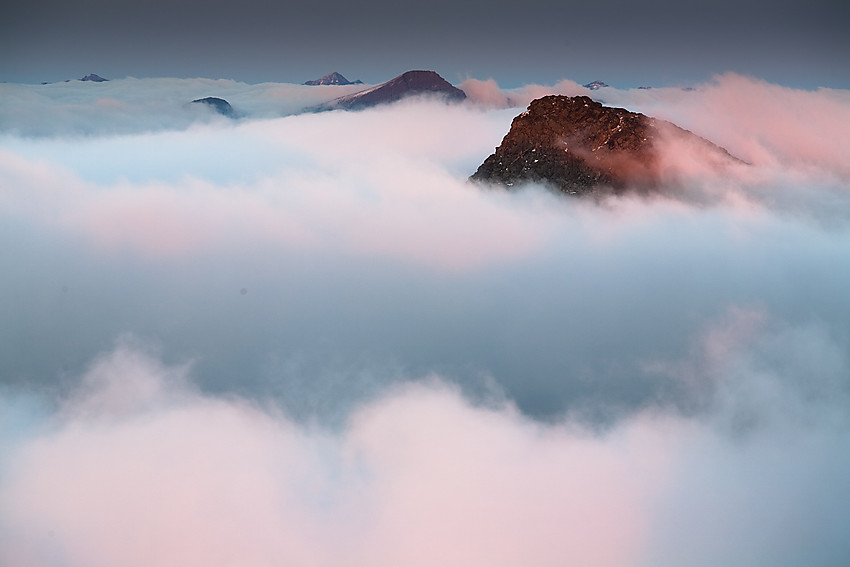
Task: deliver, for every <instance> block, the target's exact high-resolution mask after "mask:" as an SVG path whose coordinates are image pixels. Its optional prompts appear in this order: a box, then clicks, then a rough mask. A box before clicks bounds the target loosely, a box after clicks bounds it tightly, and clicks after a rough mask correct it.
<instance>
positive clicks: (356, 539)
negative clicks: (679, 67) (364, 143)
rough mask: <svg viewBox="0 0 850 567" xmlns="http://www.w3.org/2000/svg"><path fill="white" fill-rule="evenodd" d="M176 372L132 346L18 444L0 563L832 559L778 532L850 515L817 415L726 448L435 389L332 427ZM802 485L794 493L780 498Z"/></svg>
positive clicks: (418, 387) (829, 430)
mask: <svg viewBox="0 0 850 567" xmlns="http://www.w3.org/2000/svg"><path fill="white" fill-rule="evenodd" d="M733 318H734V319H735V321H733V323H732V325H733V327H738V326H739V319H740V318H737V317H733ZM730 332H731V333H732V334H735V333H736V332H737V331H730ZM718 333H721V334H722V333H725V331H722V330H721V329H720V328H718V329H716V330H714V331H711V332H710V333H709V336H708V339H707V343H706V348H708V350H709V351H712V350H713V349H714V347H713V346H712V345H713V344H714V343H715V342H716V340H715V339H714V338H712V337H716V336H717V335H718ZM748 333H750V332H749V331H748ZM798 338H799V337H798ZM812 340H814V341H817V340H818V339H816V338H814V339H812ZM812 344H814V343H812ZM186 372H187V367H185V366H183V367H168V366H165V365H163V364H162V363H161V362H159V361H158V360H157V359H156V358H154V357H152V356H151V355H150V354H149V353H148V352H147V351H145V350H144V349H142V348H140V347H139V346H138V345H134V344H133V343H128V342H126V341H125V342H124V343H122V344H120V345H119V346H118V347H117V348H116V349H115V350H114V351H113V352H112V353H110V354H108V355H105V356H103V357H100V358H99V359H98V360H97V361H95V362H94V363H93V365H92V366H91V368H90V370H89V371H88V373H87V374H86V376H84V377H83V379H82V385H81V388H80V389H79V390H77V391H76V393H74V394H73V395H72V396H71V397H70V398H69V400H68V401H67V402H66V403H65V405H64V406H63V407H62V408H61V410H60V412H59V413H57V414H56V415H55V417H54V418H52V421H50V422H48V423H45V424H44V425H43V427H42V428H41V429H39V430H37V431H36V432H34V433H30V434H28V435H24V436H23V437H21V438H20V439H19V440H18V441H17V443H16V444H15V446H14V447H15V448H14V449H13V453H12V454H11V455H10V457H11V458H9V459H8V460H7V461H6V463H7V465H6V469H5V471H4V474H3V475H2V476H1V477H0V504H2V505H0V525H2V526H3V530H2V532H0V561H2V562H3V564H4V565H15V566H17V565H21V566H23V565H28V566H35V567H40V566H52V565H56V564H62V565H69V566H71V567H76V566H80V567H82V566H86V567H101V566H103V567H106V566H111V565H115V564H116V563H121V564H125V565H129V566H135V565H139V566H143V565H151V564H156V565H161V566H163V567H169V566H172V565H174V566H178V565H185V564H187V563H191V564H205V565H212V566H217V565H221V566H224V565H232V564H233V563H234V562H237V563H239V564H240V565H244V566H245V567H255V566H266V565H279V564H291V563H297V564H299V565H304V566H308V567H309V566H328V567H329V566H332V565H339V564H340V563H345V564H347V565H353V566H360V565H364V566H365V565H370V566H377V567H382V566H387V567H389V566H392V565H398V564H400V563H403V564H406V565H414V566H417V565H422V566H424V565H434V564H453V565H457V564H463V565H468V566H470V567H475V566H479V565H480V566H492V565H496V566H516V565H525V564H529V563H533V564H535V565H541V566H553V567H555V566H560V565H563V564H564V563H565V562H566V563H568V564H580V565H591V566H629V565H634V566H640V565H659V564H661V565H672V564H676V563H679V562H686V563H691V562H695V564H710V562H708V563H705V562H704V561H703V559H702V556H701V555H700V554H707V555H706V556H707V557H710V558H712V559H714V560H718V559H721V560H723V561H727V562H734V563H736V564H743V565H760V564H763V562H764V560H765V559H768V560H770V561H768V562H771V564H773V561H772V560H773V559H779V560H781V559H782V555H783V554H789V552H790V555H788V556H789V557H791V558H792V559H795V560H798V559H800V558H801V557H805V556H806V554H808V553H811V549H812V546H813V545H815V544H823V545H825V546H826V548H825V549H824V557H826V558H827V559H828V560H827V561H825V562H824V564H825V565H838V564H840V562H836V560H840V547H836V545H837V544H838V542H839V541H840V540H836V539H834V538H833V537H832V536H829V535H826V536H824V537H820V538H819V537H816V536H815V535H814V534H811V533H808V532H806V533H805V534H804V535H803V539H802V540H800V541H797V542H791V543H789V542H782V541H776V539H775V538H776V537H777V536H778V535H779V534H780V533H782V530H783V529H784V528H783V526H784V523H785V522H787V521H793V519H794V518H795V515H796V514H802V515H804V516H805V517H806V518H808V521H814V522H821V521H827V520H828V518H830V515H832V514H837V516H834V517H833V519H834V520H835V521H843V520H846V509H845V510H844V512H841V510H842V508H841V507H840V506H839V507H836V505H835V504H828V502H830V500H829V498H831V496H830V494H831V493H830V490H829V489H828V487H824V486H820V485H819V484H818V483H817V482H815V475H813V474H812V470H814V469H811V468H809V467H810V466H814V467H817V470H819V471H820V472H819V473H818V474H819V475H821V476H822V475H826V477H828V478H831V479H837V478H840V475H841V474H842V471H843V472H847V470H848V468H849V467H850V462H848V460H847V459H846V456H842V455H846V452H843V451H845V450H846V449H847V448H848V446H849V445H850V438H848V436H847V434H846V429H845V430H842V429H835V428H833V427H832V426H831V425H830V424H829V422H826V423H821V422H820V421H819V420H817V419H816V420H814V421H811V422H810V423H809V425H808V427H804V428H799V427H797V425H796V423H790V424H789V423H788V422H787V421H786V420H785V419H783V418H782V414H775V415H777V416H779V418H780V419H779V420H778V421H773V422H772V425H771V428H772V429H773V428H778V433H777V434H774V433H773V432H772V429H756V430H755V432H754V433H752V432H751V433H750V434H749V435H748V436H747V437H745V438H742V439H738V440H734V439H730V438H727V437H726V435H725V434H723V433H718V431H717V430H715V428H714V427H712V426H708V425H706V424H705V423H701V422H700V421H697V420H687V419H683V418H675V417H661V416H652V415H643V416H637V417H635V418H633V419H631V420H628V421H625V422H623V423H621V424H619V425H618V426H616V427H614V428H613V429H610V430H608V431H606V432H604V433H593V432H591V431H588V430H585V429H583V428H581V427H578V426H576V425H573V424H571V423H569V422H562V423H556V424H549V425H544V424H540V423H535V422H533V421H531V420H529V419H527V418H525V417H522V416H521V415H519V414H518V413H517V412H516V411H515V410H514V409H513V408H512V407H511V406H510V405H496V406H493V407H476V406H472V405H470V404H469V403H468V402H467V401H465V400H464V399H463V398H462V397H461V396H460V395H459V394H458V393H457V392H456V391H455V390H454V389H452V388H450V387H448V386H446V385H444V384H442V383H441V382H440V381H439V380H436V379H429V380H425V381H421V382H418V383H413V384H409V385H407V386H400V387H397V388H395V389H391V390H389V391H387V392H385V393H384V394H383V395H382V396H381V397H380V398H379V399H377V400H375V401H374V402H372V403H370V404H367V405H364V406H362V407H361V408H360V409H359V410H358V411H357V412H356V413H355V414H354V415H353V416H352V418H351V419H350V421H349V423H348V425H347V426H346V427H345V428H344V429H343V430H341V431H339V432H337V433H333V432H330V431H327V430H323V429H319V428H315V427H311V426H308V425H303V424H298V423H295V422H292V421H290V420H289V419H287V418H286V417H285V416H283V415H281V414H280V413H279V412H277V411H275V410H273V409H261V408H259V407H257V406H253V405H250V404H248V403H246V402H243V401H240V400H238V399H233V398H231V399H217V398H214V397H209V396H206V395H202V394H200V393H198V392H196V391H194V390H193V389H192V388H191V387H189V385H188V383H187V381H186ZM730 377H732V375H730ZM734 377H735V378H736V379H738V380H742V381H747V380H749V379H750V378H751V377H753V376H752V375H738V376H734ZM756 378H757V376H756ZM133 392H135V393H136V394H139V393H141V395H128V393H133ZM776 392H777V393H778V395H779V396H780V398H781V399H787V396H788V394H787V391H786V392H785V393H781V391H776ZM751 401H755V402H756V403H757V405H756V406H748V407H749V408H750V409H751V410H755V411H760V410H759V405H758V400H756V399H753V400H751ZM827 407H829V406H827ZM762 409H766V410H767V411H772V410H770V409H769V408H766V407H762ZM774 413H775V412H774ZM837 415H841V414H837ZM845 417H846V416H845ZM842 423H843V422H842ZM789 425H790V427H789ZM801 457H802V458H805V459H807V463H808V464H804V463H798V459H799V458H801ZM778 470H784V471H785V473H784V474H783V475H781V476H774V473H775V472H776V471H778ZM807 471H808V472H807ZM801 486H804V487H807V490H809V491H810V493H809V495H808V496H807V497H796V496H794V495H791V494H788V493H787V492H786V491H787V490H789V489H791V488H792V487H798V488H799V487H801ZM835 488H839V487H835ZM839 492H840V493H841V494H846V490H841V489H840V488H839ZM683 497H684V498H685V499H687V501H688V502H689V507H686V508H682V507H681V506H680V505H679V504H678V501H679V500H678V499H681V498H683ZM739 498H744V500H745V501H747V502H748V504H747V506H751V508H748V509H741V508H740V506H742V504H741V502H740V501H739V500H738V499H739ZM780 501H784V502H785V503H786V504H785V505H784V507H782V506H778V505H777V504H776V502H780ZM833 502H834V501H833ZM819 507H820V508H819ZM780 508H782V511H780ZM672 510H679V513H680V516H678V517H676V518H673V517H672V516H670V513H671V511H672ZM740 514H744V515H745V516H747V517H748V518H749V520H748V521H754V522H756V524H745V523H742V522H741V521H739V520H737V519H736V517H738V516H739V515H740ZM776 514H779V515H778V516H777V515H776ZM821 527H822V529H827V530H828V529H829V527H828V526H826V525H821ZM733 529H734V530H738V532H736V533H733V531H730V530H733ZM736 536H738V537H744V538H747V541H744V542H736V541H735V537H736ZM682 541H688V542H691V544H692V545H694V546H696V547H695V548H694V549H688V548H687V547H686V546H684V547H683V546H682V545H681V544H680V542H682ZM709 543H710V544H711V545H712V546H713V547H712V548H710V549H709V548H706V547H705V546H706V545H707V544H709ZM789 545H790V546H791V547H789ZM795 553H796V555H795ZM800 553H802V555H800ZM836 553H838V555H836ZM780 564H782V563H781V561H780Z"/></svg>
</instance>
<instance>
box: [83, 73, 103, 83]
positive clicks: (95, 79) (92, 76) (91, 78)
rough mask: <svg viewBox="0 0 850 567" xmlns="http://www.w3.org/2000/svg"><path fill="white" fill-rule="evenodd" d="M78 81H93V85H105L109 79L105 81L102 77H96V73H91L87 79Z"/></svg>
mask: <svg viewBox="0 0 850 567" xmlns="http://www.w3.org/2000/svg"><path fill="white" fill-rule="evenodd" d="M78 80H79V81H91V82H93V83H105V82H106V81H108V80H109V79H104V78H103V77H101V76H100V75H95V74H94V73H91V74H90V75H86V76H85V77H83V78H81V79H78Z"/></svg>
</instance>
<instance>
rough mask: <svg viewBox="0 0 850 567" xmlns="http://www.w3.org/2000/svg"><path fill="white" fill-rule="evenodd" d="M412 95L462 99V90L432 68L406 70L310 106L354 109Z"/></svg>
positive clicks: (318, 108)
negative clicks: (382, 81) (366, 86)
mask: <svg viewBox="0 0 850 567" xmlns="http://www.w3.org/2000/svg"><path fill="white" fill-rule="evenodd" d="M413 95H434V96H437V97H440V98H443V99H445V100H447V101H458V102H459V101H462V100H464V99H466V93H464V92H463V91H462V90H460V89H459V88H457V87H454V86H452V84H451V83H449V82H448V81H446V80H445V79H444V78H442V77H441V76H440V75H438V74H437V73H435V72H434V71H408V72H406V73H404V74H402V75H399V76H398V77H396V78H395V79H392V80H390V81H387V82H386V83H383V84H380V85H378V86H377V87H372V88H371V89H366V90H365V91H361V92H358V93H354V94H350V95H346V96H342V97H339V98H337V99H334V100H332V101H330V102H327V103H325V104H322V105H319V106H316V107H314V108H312V109H310V110H314V111H322V110H334V109H338V108H341V109H345V110H357V109H361V108H368V107H370V106H376V105H379V104H386V103H388V102H395V101H398V100H401V99H403V98H406V97H408V96H413Z"/></svg>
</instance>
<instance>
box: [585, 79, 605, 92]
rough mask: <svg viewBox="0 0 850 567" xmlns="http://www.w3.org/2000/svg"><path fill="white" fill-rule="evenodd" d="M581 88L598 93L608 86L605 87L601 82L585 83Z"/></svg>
mask: <svg viewBox="0 0 850 567" xmlns="http://www.w3.org/2000/svg"><path fill="white" fill-rule="evenodd" d="M583 86H584V88H586V89H590V90H592V91H598V90H599V89H602V88H605V87H608V86H609V85H606V84H605V83H603V82H602V81H593V82H590V83H587V84H586V85H583Z"/></svg>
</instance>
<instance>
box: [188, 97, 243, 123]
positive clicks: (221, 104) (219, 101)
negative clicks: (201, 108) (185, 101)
mask: <svg viewBox="0 0 850 567" xmlns="http://www.w3.org/2000/svg"><path fill="white" fill-rule="evenodd" d="M192 103H193V104H206V105H207V106H209V107H210V108H212V109H213V110H215V111H216V112H218V113H219V114H221V115H222V116H227V117H228V118H236V112H234V111H233V107H232V106H230V103H229V102H227V101H226V100H224V99H223V98H218V97H214V96H208V97H205V98H196V99H195V100H193V101H192Z"/></svg>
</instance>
